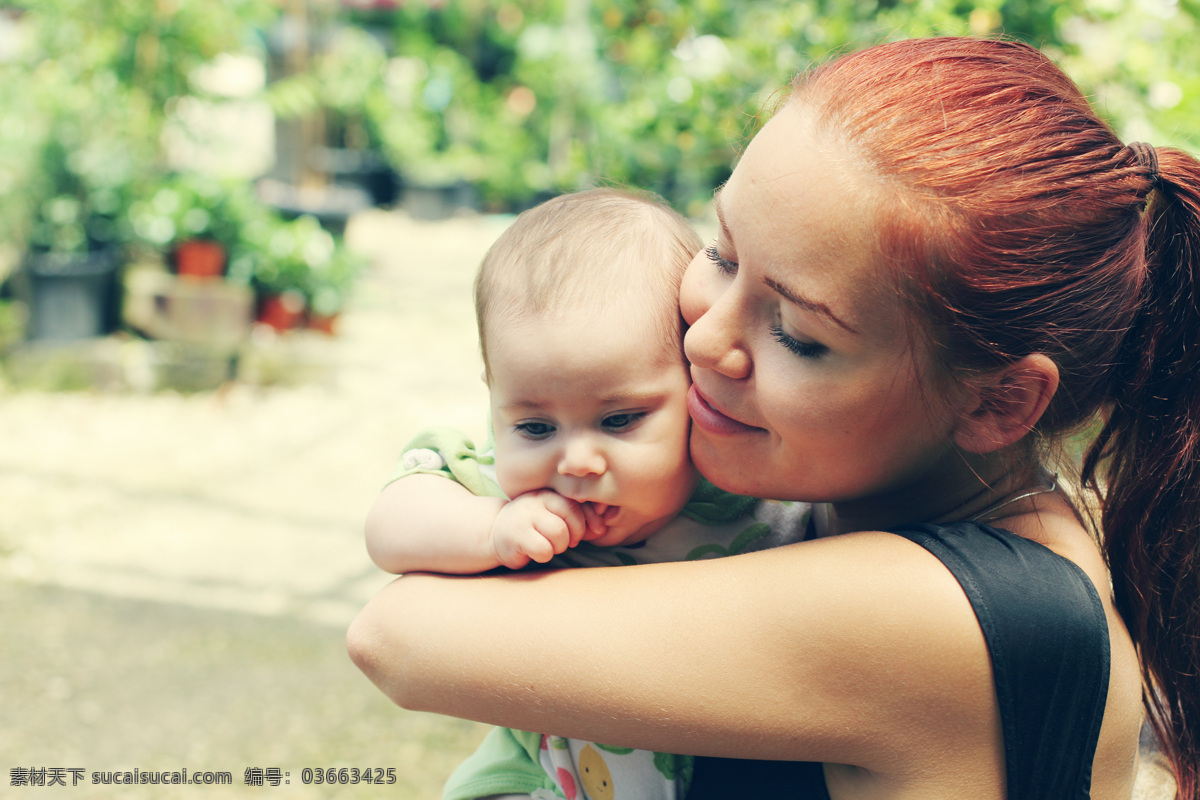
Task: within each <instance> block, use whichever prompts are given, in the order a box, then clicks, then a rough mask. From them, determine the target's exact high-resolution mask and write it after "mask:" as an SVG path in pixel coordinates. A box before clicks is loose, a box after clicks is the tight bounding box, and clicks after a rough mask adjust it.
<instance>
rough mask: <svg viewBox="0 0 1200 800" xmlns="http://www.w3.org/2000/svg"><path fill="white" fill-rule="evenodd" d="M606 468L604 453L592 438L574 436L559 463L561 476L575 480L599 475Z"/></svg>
mask: <svg viewBox="0 0 1200 800" xmlns="http://www.w3.org/2000/svg"><path fill="white" fill-rule="evenodd" d="M605 468H606V463H605V459H604V453H602V452H601V451H600V448H599V447H597V446H596V442H595V441H594V440H593V438H592V437H591V436H572V437H571V438H570V439H568V440H567V443H566V445H565V446H564V447H563V452H562V456H561V458H559V461H558V472H559V474H560V475H570V476H572V477H575V478H583V477H586V476H588V475H599V474H601V473H603V472H604V470H605Z"/></svg>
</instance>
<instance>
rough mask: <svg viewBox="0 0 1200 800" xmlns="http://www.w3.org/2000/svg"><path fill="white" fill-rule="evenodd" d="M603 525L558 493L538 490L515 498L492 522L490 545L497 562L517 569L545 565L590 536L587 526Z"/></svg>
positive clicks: (593, 536) (593, 513) (594, 532)
mask: <svg viewBox="0 0 1200 800" xmlns="http://www.w3.org/2000/svg"><path fill="white" fill-rule="evenodd" d="M597 523H598V524H600V525H603V522H602V521H600V520H599V518H598V517H597V516H596V514H595V512H592V514H591V515H590V516H589V515H586V514H585V512H584V507H583V506H581V505H580V504H579V503H576V502H575V501H574V500H568V499H567V498H565V497H563V496H562V495H561V494H559V493H558V492H554V491H551V490H549V489H540V490H538V491H536V492H527V493H525V494H522V495H518V496H517V497H514V498H513V499H512V500H510V501H509V502H508V503H506V504H505V506H504V508H502V509H501V510H500V513H499V514H498V515H497V516H496V521H495V522H493V523H492V534H491V538H492V546H493V547H494V548H495V549H496V556H497V557H498V558H499V560H500V563H501V564H503V565H504V566H506V567H508V568H509V569H520V568H521V567H523V566H525V565H526V564H528V563H529V562H530V561H536V562H538V563H539V564H545V563H546V562H547V561H549V560H550V559H551V558H553V557H554V556H555V555H556V554H558V553H561V552H563V551H565V550H567V549H568V548H571V547H574V546H575V545H577V544H579V543H580V542H581V541H583V540H584V539H585V538H595V536H596V531H595V530H592V532H591V535H590V536H589V525H590V526H592V527H593V528H594V527H595V526H596V525H597Z"/></svg>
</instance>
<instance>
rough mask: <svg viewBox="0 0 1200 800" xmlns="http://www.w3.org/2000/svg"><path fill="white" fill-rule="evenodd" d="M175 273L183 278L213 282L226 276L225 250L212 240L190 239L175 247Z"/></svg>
mask: <svg viewBox="0 0 1200 800" xmlns="http://www.w3.org/2000/svg"><path fill="white" fill-rule="evenodd" d="M175 272H176V273H177V274H178V275H179V277H181V278H190V279H196V280H212V279H213V278H219V277H221V276H222V275H224V274H225V248H224V246H222V245H221V243H220V242H214V241H212V240H210V239H188V240H187V241H184V242H180V243H179V244H178V245H177V246H176V247H175Z"/></svg>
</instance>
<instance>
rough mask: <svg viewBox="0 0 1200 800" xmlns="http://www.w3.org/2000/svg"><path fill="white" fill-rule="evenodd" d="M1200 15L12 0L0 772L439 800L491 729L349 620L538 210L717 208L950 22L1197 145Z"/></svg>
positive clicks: (1025, 1) (1033, 9)
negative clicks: (843, 69) (781, 139)
mask: <svg viewBox="0 0 1200 800" xmlns="http://www.w3.org/2000/svg"><path fill="white" fill-rule="evenodd" d="M1198 20H1200V2H1198V0H1063V1H1062V2H1053V3H1052V2H1046V1H1044V0H980V1H979V2H969V1H968V0H813V1H812V2H800V1H792V2H783V1H782V0H742V1H741V2H718V0H690V1H687V0H678V1H677V2H657V1H655V0H613V2H601V1H600V0H528V1H522V2H515V1H514V2H484V1H483V0H104V2H85V0H40V1H35V0H28V1H27V2H13V1H12V0H0V442H2V443H3V444H2V445H0V609H2V610H3V611H2V613H3V614H5V615H6V616H5V617H4V620H3V627H4V630H5V631H6V637H5V645H4V647H3V651H0V664H3V666H0V692H2V693H3V695H2V696H3V697H4V700H5V716H4V717H3V722H2V723H0V754H3V755H4V757H5V758H6V761H5V763H3V764H2V765H0V766H3V767H5V768H6V769H7V773H6V774H4V775H3V776H0V780H2V781H4V783H5V786H6V787H7V786H11V785H14V784H12V782H11V781H12V780H13V777H12V776H13V775H14V774H15V773H13V772H12V770H16V769H20V770H31V769H39V768H43V769H44V768H83V769H85V770H87V781H89V782H90V773H91V772H92V771H108V770H121V769H137V768H140V769H179V768H181V767H188V768H190V769H191V770H193V771H195V770H219V771H229V772H231V773H232V775H233V778H234V785H233V786H229V787H225V788H219V787H202V788H197V787H182V789H180V790H177V792H176V793H172V791H170V790H167V789H165V788H164V787H161V786H160V787H153V788H150V787H146V788H144V789H132V788H128V789H126V790H123V791H122V792H121V796H122V797H168V796H171V797H173V796H180V797H183V796H187V797H195V796H198V795H200V794H203V795H206V796H210V797H231V796H243V795H247V794H255V795H258V794H261V793H262V792H263V791H268V792H271V793H272V794H280V795H281V796H282V795H287V796H290V797H334V796H337V797H341V796H354V797H373V796H389V797H406V798H407V797H412V798H435V797H437V796H438V791H439V787H440V782H441V780H442V779H443V778H444V777H445V775H446V773H447V771H448V770H449V769H450V768H451V767H452V766H453V765H454V764H455V763H456V762H457V761H458V760H459V759H460V758H461V757H462V756H463V755H464V754H465V753H466V752H468V751H469V750H470V749H471V747H472V746H473V744H474V742H475V741H476V740H477V739H478V738H479V736H480V735H481V733H482V728H481V727H480V726H477V725H473V724H470V723H461V722H458V721H453V720H446V719H442V718H438V717H434V716H431V715H420V714H411V713H408V712H403V711H400V710H398V709H396V708H394V707H392V706H391V705H390V704H389V703H388V701H387V700H386V699H384V698H383V697H382V695H380V694H379V693H377V692H376V691H375V690H374V689H373V688H372V687H371V686H370V685H369V684H368V683H367V681H366V680H365V679H364V678H362V677H361V676H360V675H358V674H357V672H356V671H355V670H354V668H353V666H352V665H350V663H349V661H348V659H347V658H346V656H345V653H344V650H343V647H342V636H343V632H344V630H345V627H346V625H347V624H348V622H349V621H350V619H351V618H352V616H353V614H354V612H355V610H356V609H357V608H358V607H360V606H361V604H362V603H363V602H365V600H366V599H367V598H368V597H370V596H371V594H372V593H373V592H374V591H376V590H377V589H378V588H379V587H380V586H382V585H383V583H384V582H385V581H386V580H387V576H384V575H382V574H381V573H380V572H379V571H378V570H376V569H375V568H374V567H373V566H372V565H371V564H370V562H369V560H368V559H367V558H366V555H365V552H364V550H363V547H362V543H361V524H362V520H363V518H364V516H365V514H366V511H367V508H368V507H369V505H370V502H371V500H372V499H373V497H374V495H375V493H376V492H377V491H378V488H379V485H380V483H381V482H382V480H383V478H384V477H385V476H386V475H387V474H388V471H389V470H390V468H391V464H392V461H393V459H394V458H395V456H396V454H397V452H398V451H399V449H400V447H401V446H402V445H403V443H404V441H405V440H406V439H407V438H408V437H409V436H410V435H411V434H413V433H414V432H415V431H416V430H418V429H419V428H421V427H423V426H426V425H429V424H448V425H454V426H457V427H460V428H463V429H465V430H467V431H468V432H470V433H473V434H474V435H476V436H478V435H480V434H481V432H482V428H483V425H484V421H485V413H486V412H485V399H486V398H485V394H484V387H483V385H482V383H481V382H480V381H479V377H478V376H479V371H480V365H479V362H478V356H477V351H476V343H475V335H474V323H473V317H472V306H471V297H470V285H471V278H472V274H473V271H474V269H475V266H476V265H477V264H478V261H479V258H480V257H481V256H482V254H483V252H484V251H485V250H486V248H487V247H488V245H489V244H490V243H491V241H493V240H494V239H495V237H496V236H497V235H498V233H499V232H500V231H501V230H502V229H503V227H504V226H505V225H507V224H508V223H509V221H511V219H512V215H513V214H514V213H516V212H519V211H520V210H522V209H524V208H527V207H529V206H530V205H532V204H535V203H537V202H539V201H541V200H543V199H545V198H547V197H550V196H552V195H554V194H556V193H559V192H563V191H570V190H574V189H579V188H583V187H587V186H592V185H597V184H628V185H632V186H637V187H641V188H644V189H650V190H653V191H655V192H657V193H659V194H661V195H662V196H663V197H664V198H666V199H667V200H668V201H669V202H670V203H672V204H673V205H674V206H675V207H676V208H678V209H679V210H680V211H682V212H684V213H685V214H687V215H689V216H690V217H692V218H693V219H695V220H696V223H697V226H698V227H699V228H700V229H702V231H705V230H708V229H709V228H710V226H711V224H712V223H711V220H710V218H709V214H710V210H709V198H710V195H711V191H712V189H713V188H714V187H715V186H717V185H718V184H719V183H720V182H721V181H722V180H724V179H725V177H726V176H727V175H728V173H729V170H730V166H731V164H732V163H733V161H734V160H735V158H736V155H737V152H738V150H739V147H740V146H741V145H742V144H743V143H744V142H745V141H746V140H747V139H748V137H749V136H750V135H751V133H752V132H753V130H754V129H755V126H756V124H757V121H758V120H759V119H760V117H761V115H762V113H763V110H764V109H766V108H769V107H770V106H771V103H772V102H773V101H774V100H775V99H777V98H778V97H779V92H780V87H782V86H783V85H785V84H786V82H787V81H788V79H789V78H790V77H791V75H793V74H794V73H795V72H796V71H797V70H798V69H802V68H804V67H805V66H807V65H810V64H812V63H814V62H817V61H820V60H822V59H824V58H826V57H828V56H829V55H831V54H833V53H836V52H839V51H844V50H846V49H851V48H858V47H861V46H865V45H869V44H872V43H876V42H879V41H883V40H888V39H896V38H903V37H906V36H914V35H926V34H931V33H944V34H974V35H997V34H1005V35H1009V36H1013V37H1017V38H1020V39H1024V40H1027V41H1029V42H1031V43H1033V44H1035V45H1037V46H1039V47H1041V48H1042V49H1044V50H1045V51H1047V52H1048V53H1050V54H1051V55H1052V56H1053V57H1054V58H1055V59H1056V60H1057V61H1058V62H1059V63H1060V64H1062V65H1063V67H1064V68H1065V69H1066V70H1067V72H1068V73H1069V74H1070V75H1071V76H1072V77H1074V78H1075V79H1076V80H1077V81H1078V82H1079V83H1080V84H1081V85H1082V86H1083V87H1084V89H1085V91H1087V92H1088V94H1089V95H1090V96H1091V97H1092V98H1093V99H1094V101H1095V103H1096V105H1097V107H1098V108H1099V109H1100V111H1101V112H1102V114H1104V115H1105V116H1106V117H1107V118H1108V119H1109V120H1110V121H1111V122H1112V124H1113V126H1114V127H1115V128H1116V129H1117V131H1118V133H1119V134H1120V135H1121V136H1122V138H1123V139H1124V140H1126V141H1133V140H1143V141H1149V142H1153V143H1155V144H1158V145H1168V144H1170V145H1176V146H1180V147H1183V148H1185V149H1188V150H1190V151H1191V152H1193V153H1196V152H1198V151H1200V47H1197V46H1196V42H1197V41H1198V40H1200V31H1198V30H1197V22H1198ZM304 767H310V768H313V767H322V768H328V767H347V768H350V767H355V768H360V769H363V768H367V767H380V768H393V769H396V770H397V783H396V784H392V785H384V786H371V785H365V784H360V785H357V786H353V787H351V786H338V787H336V788H331V787H329V786H327V785H323V786H317V785H313V784H308V785H304V784H303V782H302V780H301V770H302V769H303V768H304ZM248 768H264V769H265V768H281V769H283V770H290V772H291V785H290V786H288V787H286V788H284V787H279V788H271V787H270V786H269V785H268V787H266V788H263V787H253V786H246V785H245V781H244V777H245V774H246V773H245V772H244V770H246V769H248ZM21 774H25V773H21ZM67 782H68V784H70V776H69V775H68V780H67ZM47 791H53V790H49V789H48V790H47ZM62 793H63V794H70V796H72V797H88V796H94V797H110V796H114V794H113V791H112V787H111V786H110V787H107V788H106V787H103V786H101V787H90V788H85V787H83V786H79V787H71V786H70V785H68V786H67V787H65V788H62ZM0 794H5V792H2V791H0Z"/></svg>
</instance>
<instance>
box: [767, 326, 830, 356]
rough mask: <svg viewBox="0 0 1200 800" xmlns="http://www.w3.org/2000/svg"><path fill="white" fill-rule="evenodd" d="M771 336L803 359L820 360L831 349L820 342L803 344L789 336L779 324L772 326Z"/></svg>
mask: <svg viewBox="0 0 1200 800" xmlns="http://www.w3.org/2000/svg"><path fill="white" fill-rule="evenodd" d="M771 335H772V336H773V337H775V341H777V342H779V343H780V344H781V345H783V346H784V347H786V348H787V349H788V350H791V351H792V352H793V353H795V354H796V355H798V356H800V357H801V358H818V357H820V356H822V355H824V354H825V353H827V352H829V348H828V347H826V346H825V345H823V344H821V343H820V342H802V341H800V340H799V339H794V338H792V337H791V336H788V335H787V333H785V332H784V330H783V326H782V325H780V324H778V323H776V324H774V325H772V326H771Z"/></svg>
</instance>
